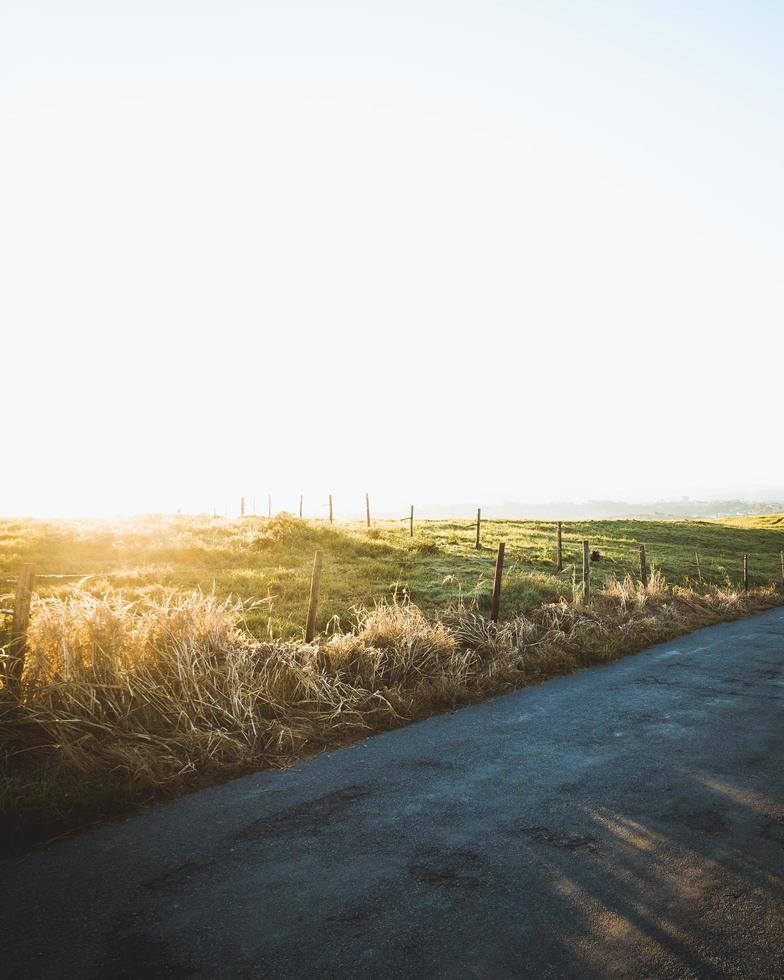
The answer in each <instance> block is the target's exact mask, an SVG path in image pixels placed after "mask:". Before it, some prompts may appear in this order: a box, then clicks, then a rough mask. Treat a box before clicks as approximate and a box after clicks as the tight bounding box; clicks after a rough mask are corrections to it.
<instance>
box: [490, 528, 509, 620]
mask: <svg viewBox="0 0 784 980" xmlns="http://www.w3.org/2000/svg"><path fill="white" fill-rule="evenodd" d="M505 549H506V545H505V543H504V542H503V541H502V542H501V543H500V544H499V545H498V556H497V557H496V560H495V580H494V581H493V601H492V603H491V605H490V622H491V623H497V622H498V610H499V608H500V606H501V575H502V574H503V571H504V550H505Z"/></svg>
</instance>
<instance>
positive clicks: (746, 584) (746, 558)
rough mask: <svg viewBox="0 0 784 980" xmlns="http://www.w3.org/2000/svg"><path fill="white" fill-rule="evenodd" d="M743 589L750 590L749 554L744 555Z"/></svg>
mask: <svg viewBox="0 0 784 980" xmlns="http://www.w3.org/2000/svg"><path fill="white" fill-rule="evenodd" d="M743 591H744V592H748V591H749V556H748V555H744V556H743Z"/></svg>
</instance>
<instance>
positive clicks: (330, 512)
mask: <svg viewBox="0 0 784 980" xmlns="http://www.w3.org/2000/svg"><path fill="white" fill-rule="evenodd" d="M329 523H330V524H331V523H332V494H330V495H329Z"/></svg>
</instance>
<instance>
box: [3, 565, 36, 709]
mask: <svg viewBox="0 0 784 980" xmlns="http://www.w3.org/2000/svg"><path fill="white" fill-rule="evenodd" d="M34 581H35V570H34V569H33V566H32V565H22V568H21V570H20V572H19V580H18V581H17V583H16V597H15V599H14V619H13V623H12V624H11V645H10V648H9V653H10V657H9V660H8V668H7V670H8V673H7V675H6V683H7V685H8V687H9V688H10V689H11V690H13V691H14V693H18V692H19V686H20V684H21V683H22V673H23V672H24V665H25V659H26V657H27V627H28V625H29V623H30V599H31V597H32V593H33V583H34Z"/></svg>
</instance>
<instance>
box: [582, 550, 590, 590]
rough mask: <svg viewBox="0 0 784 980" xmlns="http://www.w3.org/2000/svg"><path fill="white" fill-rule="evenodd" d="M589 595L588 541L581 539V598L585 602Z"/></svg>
mask: <svg viewBox="0 0 784 980" xmlns="http://www.w3.org/2000/svg"><path fill="white" fill-rule="evenodd" d="M590 596H591V555H590V552H589V550H588V542H587V541H583V600H584V601H585V602H587V601H588V599H589V598H590Z"/></svg>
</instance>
